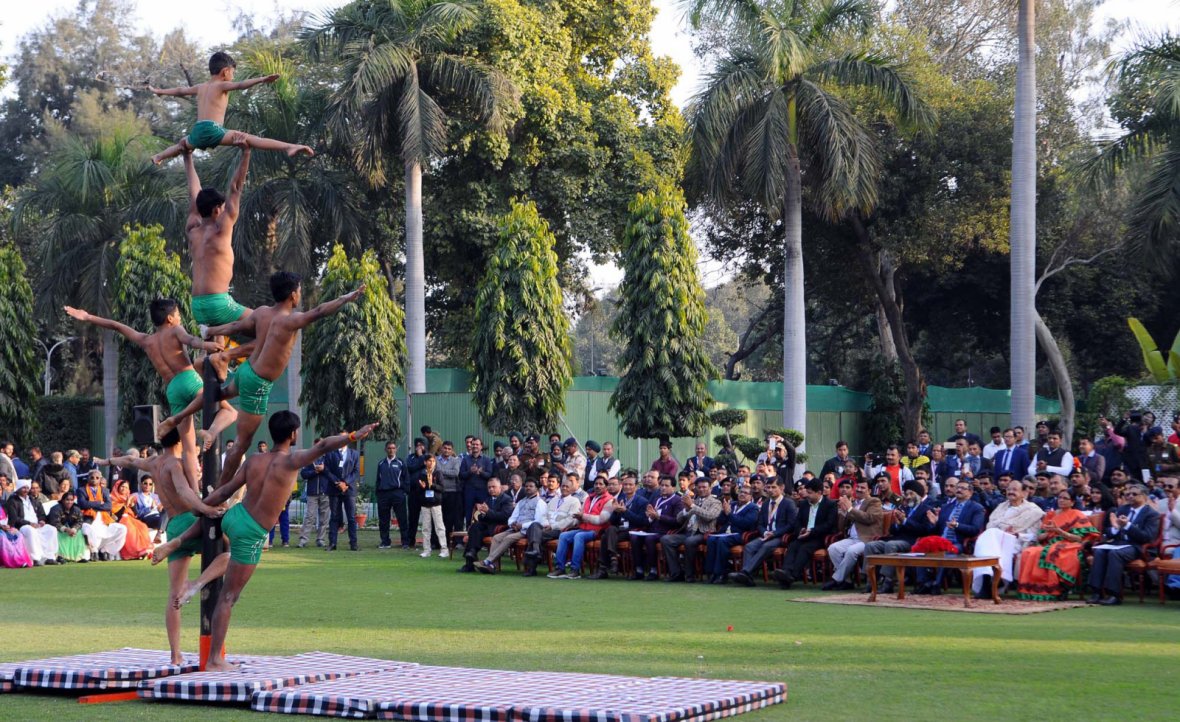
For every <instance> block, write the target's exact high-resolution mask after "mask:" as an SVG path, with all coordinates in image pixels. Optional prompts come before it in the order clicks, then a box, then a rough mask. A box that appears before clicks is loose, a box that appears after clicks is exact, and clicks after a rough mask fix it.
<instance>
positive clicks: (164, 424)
mask: <svg viewBox="0 0 1180 722" xmlns="http://www.w3.org/2000/svg"><path fill="white" fill-rule="evenodd" d="M175 428H176V419H174V418H173V417H171V416H169V417H168V418H166V419H164V420H163V421H161V422H160V423H159V425H158V426H156V438H157V439H162V438H164V437H165V436H167V435H168V433H169V432H170V431H172V430H173V429H175Z"/></svg>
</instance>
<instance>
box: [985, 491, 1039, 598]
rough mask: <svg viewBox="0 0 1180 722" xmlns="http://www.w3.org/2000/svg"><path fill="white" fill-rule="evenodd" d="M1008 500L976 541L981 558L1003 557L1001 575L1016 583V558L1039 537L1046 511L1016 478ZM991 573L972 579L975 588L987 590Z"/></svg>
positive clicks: (1006, 582)
mask: <svg viewBox="0 0 1180 722" xmlns="http://www.w3.org/2000/svg"><path fill="white" fill-rule="evenodd" d="M1005 493H1006V495H1007V497H1008V500H1007V501H1005V502H1001V503H1000V505H999V506H997V507H996V509H995V511H993V512H992V515H991V518H990V519H989V520H988V522H987V529H986V530H984V532H983V533H982V534H980V535H979V537H978V538H977V539H976V540H975V552H974V555H975V556H977V557H999V558H1000V577H1001V579H1003V581H1004V583H1005V584H1010V583H1012V580H1013V579H1015V578H1016V574H1015V570H1014V569H1013V566H1014V563H1015V561H1016V557H1017V556H1019V555H1020V552H1021V550H1022V549H1024V547H1025V546H1027V545H1028V543H1029V542H1030V541H1032V540H1033V539H1034V538H1035V537H1036V533H1037V529H1039V528H1040V524H1041V517H1042V516H1044V515H1045V512H1043V511H1041V508H1040V507H1039V506H1037V505H1036V504H1034V503H1032V502H1031V501H1028V500H1027V498H1026V495H1025V491H1024V487H1023V486H1022V485H1021V484H1020V483H1018V482H1015V481H1013V482H1012V483H1011V484H1008V490H1007V491H1006V492H1005ZM990 576H991V575H990V574H977V575H975V579H974V580H972V582H971V589H972V591H974V592H975V593H976V594H979V592H980V590H982V589H983V583H984V577H990Z"/></svg>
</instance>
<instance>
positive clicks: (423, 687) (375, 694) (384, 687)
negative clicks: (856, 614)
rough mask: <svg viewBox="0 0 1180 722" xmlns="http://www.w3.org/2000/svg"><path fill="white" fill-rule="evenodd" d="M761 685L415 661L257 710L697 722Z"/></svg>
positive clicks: (773, 699) (743, 708)
mask: <svg viewBox="0 0 1180 722" xmlns="http://www.w3.org/2000/svg"><path fill="white" fill-rule="evenodd" d="M785 699H786V686H785V685H783V684H772V683H765V682H729V681H722V680H705V679H679V678H662V677H661V678H639V677H619V676H614V675H596V674H563V673H550V672H530V673H528V674H527V675H526V674H515V673H512V672H506V671H504V670H489V669H465V668H456V667H431V666H419V667H413V668H409V669H406V670H401V671H396V672H385V673H380V674H372V675H366V676H364V677H357V678H352V679H344V680H337V681H333V682H322V683H318V684H309V685H305V686H301V687H298V688H296V689H282V690H274V691H269V692H259V693H258V694H256V695H254V700H253V702H252V703H251V707H253V708H254V709H255V710H259V711H269V712H285V713H290V714H318V715H327V716H335V717H351V718H358V719H359V718H365V717H369V716H373V715H375V716H376V717H377V718H378V719H386V720H415V721H419V722H704V721H705V720H712V719H719V718H722V717H729V716H732V715H735V714H740V713H742V712H747V711H750V710H753V709H759V708H761V707H766V706H769V705H772V704H777V703H779V702H782V701H784V700H785Z"/></svg>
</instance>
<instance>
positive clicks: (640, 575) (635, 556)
mask: <svg viewBox="0 0 1180 722" xmlns="http://www.w3.org/2000/svg"><path fill="white" fill-rule="evenodd" d="M683 508H684V501H683V500H682V499H681V498H680V495H679V494H677V493H676V482H674V481H673V480H672V477H671V476H667V475H661V476H660V487H659V496H657V497H656V498H655V499H654V500H650V501H648V504H647V506H646V507H644V511H643V513H644V516H646V517H647V528H646V529H644V530H635V529H632V530H631V534H630V539H631V562H632V566H634V568H635V571H634V572H633V573H632V574H631V579H632V580H635V581H639V580H640V579H647V581H649V582H654V581H658V580H659V578H660V573H659V557H658V556H657V555H658V554H659V553H660V552H659V545H660V538H661V537H662V536H664V535H665V534H670V533H671V532H673V531H675V530H676V529H678V528H680V522H679V521H678V517H679V515H680V511H681V510H682V509H683ZM644 570H646V571H647V575H646V576H644Z"/></svg>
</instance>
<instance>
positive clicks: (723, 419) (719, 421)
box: [709, 409, 749, 433]
mask: <svg viewBox="0 0 1180 722" xmlns="http://www.w3.org/2000/svg"><path fill="white" fill-rule="evenodd" d="M747 417H749V412H748V411H746V410H745V409H718V410H716V411H713V412H711V413H710V414H709V423H711V424H713V425H714V426H720V427H721V428H723V429H725V431H726V433H728V432H729V430H730V429H732V428H733V427H735V426H737V425H738V424H744V423H746V418H747Z"/></svg>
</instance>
